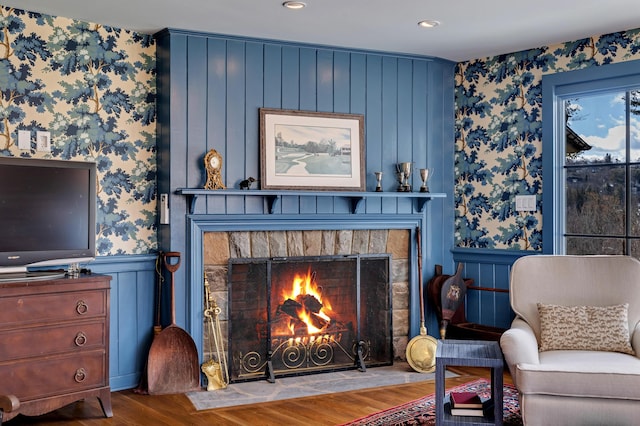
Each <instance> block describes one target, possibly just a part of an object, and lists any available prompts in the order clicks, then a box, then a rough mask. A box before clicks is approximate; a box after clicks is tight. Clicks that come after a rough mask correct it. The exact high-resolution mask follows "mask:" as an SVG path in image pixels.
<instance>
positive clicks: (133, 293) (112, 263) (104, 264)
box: [89, 255, 155, 391]
mask: <svg viewBox="0 0 640 426" xmlns="http://www.w3.org/2000/svg"><path fill="white" fill-rule="evenodd" d="M154 266H155V256H154V255H139V256H138V255H130V256H105V257H99V258H97V259H96V260H95V261H94V262H92V263H91V264H90V265H89V267H90V268H91V270H92V272H93V273H97V274H105V275H109V276H111V303H110V306H111V318H110V327H109V332H110V333H109V378H110V379H109V382H110V385H111V389H112V390H114V391H116V390H122V389H129V388H132V387H135V386H137V385H138V383H140V374H141V372H142V370H143V368H144V366H145V362H146V360H147V355H148V350H149V345H150V343H151V338H152V335H153V332H152V330H153V323H154V300H155V281H154Z"/></svg>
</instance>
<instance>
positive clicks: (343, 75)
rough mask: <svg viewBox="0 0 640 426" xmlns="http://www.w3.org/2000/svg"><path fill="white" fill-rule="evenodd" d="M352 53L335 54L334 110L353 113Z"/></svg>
mask: <svg viewBox="0 0 640 426" xmlns="http://www.w3.org/2000/svg"><path fill="white" fill-rule="evenodd" d="M349 64H350V55H349V53H348V52H335V53H334V54H333V111H334V112H343V113H353V111H351V108H350V99H349V93H350V90H349V83H350V80H351V79H350V78H349V77H350V73H349V70H350V66H349Z"/></svg>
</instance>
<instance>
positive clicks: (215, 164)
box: [204, 149, 226, 189]
mask: <svg viewBox="0 0 640 426" xmlns="http://www.w3.org/2000/svg"><path fill="white" fill-rule="evenodd" d="M204 167H205V169H206V170H207V183H205V185H204V189H225V188H226V187H225V186H224V184H223V183H222V175H221V171H222V156H221V155H220V154H219V153H218V151H216V150H215V149H212V150H210V151H209V152H207V155H205V156H204Z"/></svg>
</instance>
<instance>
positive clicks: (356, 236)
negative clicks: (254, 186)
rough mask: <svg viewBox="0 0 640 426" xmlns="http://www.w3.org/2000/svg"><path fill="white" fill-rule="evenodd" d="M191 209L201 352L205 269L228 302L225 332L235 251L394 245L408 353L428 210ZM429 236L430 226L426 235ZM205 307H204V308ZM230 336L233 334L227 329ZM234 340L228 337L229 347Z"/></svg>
mask: <svg viewBox="0 0 640 426" xmlns="http://www.w3.org/2000/svg"><path fill="white" fill-rule="evenodd" d="M274 216H275V215H272V216H264V215H238V216H233V217H231V216H228V215H227V216H218V215H192V216H190V217H189V219H188V232H189V234H190V238H189V242H190V244H189V245H188V250H189V253H188V254H189V258H190V259H191V260H190V264H191V267H190V268H189V272H188V274H189V275H190V276H189V277H188V282H191V283H192V284H191V289H190V297H189V300H190V303H191V307H192V309H191V311H192V315H191V317H192V321H193V322H192V323H191V326H190V327H189V329H190V330H191V334H192V336H194V340H195V341H196V345H197V346H198V350H199V353H200V354H201V357H202V360H206V359H209V348H210V347H211V346H210V345H209V341H208V339H207V336H205V334H207V333H205V330H206V328H205V327H204V318H203V316H202V312H203V310H204V288H203V286H202V283H203V282H204V276H203V275H202V274H198V273H197V271H203V273H204V274H206V277H207V280H208V282H209V286H210V290H211V291H212V292H213V294H214V296H215V298H216V301H217V303H218V304H219V305H220V306H221V308H222V312H223V313H222V314H221V318H220V319H221V321H223V327H222V328H223V334H226V332H225V331H224V330H225V326H224V321H226V320H227V294H226V280H227V268H228V260H229V258H230V257H234V258H239V257H286V256H307V255H308V256H314V255H336V254H337V255H342V254H364V253H389V254H391V256H392V306H393V346H394V357H395V359H399V360H404V359H405V348H406V344H407V342H408V340H409V339H410V337H411V336H414V335H416V334H417V333H418V321H419V319H418V318H419V298H418V296H417V295H418V284H417V278H416V277H417V271H416V270H415V269H416V262H415V260H416V256H417V254H416V253H417V251H416V250H417V248H416V244H415V239H416V237H415V233H416V230H418V229H422V228H423V227H422V226H421V225H422V222H423V219H424V217H423V215H422V214H404V215H402V214H398V215H347V216H343V217H336V216H337V215H333V216H332V217H324V218H318V217H315V215H313V216H311V215H310V216H308V217H301V215H296V216H293V217H291V216H287V217H285V216H284V215H281V216H280V215H278V217H274ZM422 237H423V238H422V241H424V240H425V239H424V237H425V236H424V232H423V235H422ZM198 307H200V308H199V309H198ZM225 339H226V336H225ZM226 348H228V346H227V344H226V341H225V349H226Z"/></svg>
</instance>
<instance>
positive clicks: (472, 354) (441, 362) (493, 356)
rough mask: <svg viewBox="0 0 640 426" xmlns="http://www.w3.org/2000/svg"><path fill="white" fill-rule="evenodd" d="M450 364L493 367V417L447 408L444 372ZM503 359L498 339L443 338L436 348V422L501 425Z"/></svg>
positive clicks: (440, 423) (445, 423)
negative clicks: (461, 412)
mask: <svg viewBox="0 0 640 426" xmlns="http://www.w3.org/2000/svg"><path fill="white" fill-rule="evenodd" d="M448 365H453V366H458V367H487V368H490V369H491V398H492V399H493V404H494V408H493V413H494V418H493V419H488V418H484V417H468V416H452V415H451V414H450V413H449V412H447V411H445V397H446V395H445V387H444V385H445V381H444V373H445V370H446V367H447V366H448ZM503 368H504V361H503V358H502V351H501V350H500V345H499V344H498V342H491V341H483V340H451V339H446V340H440V341H438V348H437V349H436V426H441V425H442V426H444V425H486V424H494V425H502V420H503V419H502V409H503V408H502V391H503V388H502V386H503V385H502V375H503V371H502V370H503Z"/></svg>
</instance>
